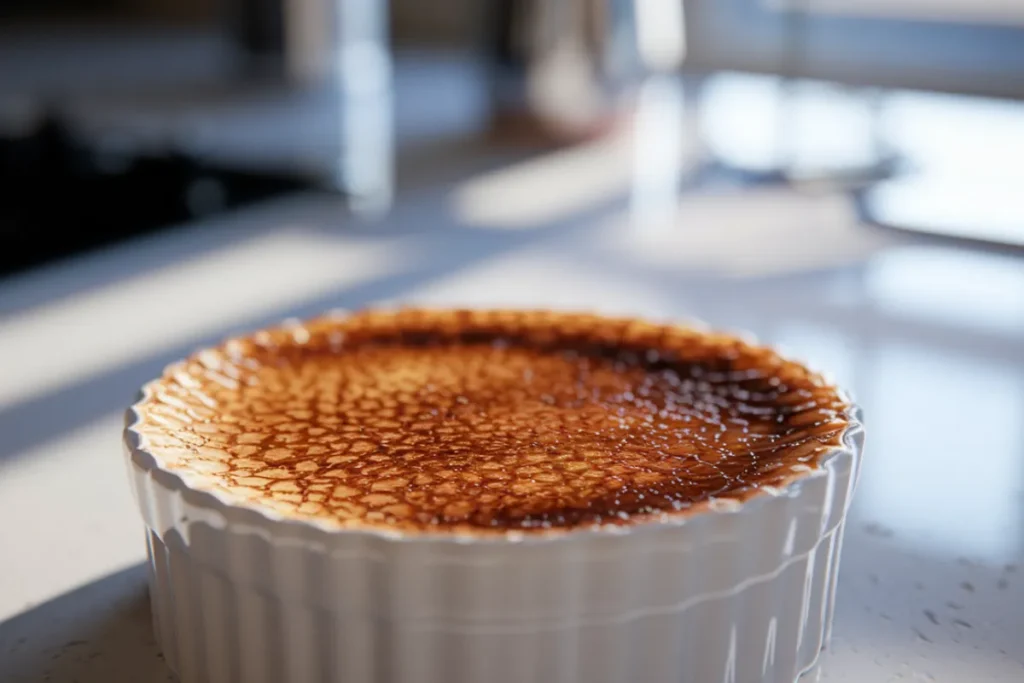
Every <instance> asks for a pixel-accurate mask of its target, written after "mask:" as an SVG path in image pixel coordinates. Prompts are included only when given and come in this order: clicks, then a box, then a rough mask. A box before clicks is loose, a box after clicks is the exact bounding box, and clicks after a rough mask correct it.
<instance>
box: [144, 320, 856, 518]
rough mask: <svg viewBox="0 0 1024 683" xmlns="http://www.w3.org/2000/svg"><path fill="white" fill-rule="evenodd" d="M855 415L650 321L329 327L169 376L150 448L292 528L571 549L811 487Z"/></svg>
mask: <svg viewBox="0 0 1024 683" xmlns="http://www.w3.org/2000/svg"><path fill="white" fill-rule="evenodd" d="M851 409H852V407H851V404H850V402H849V401H848V399H847V398H846V397H845V396H844V395H843V394H842V393H841V392H840V391H839V390H837V389H836V388H835V387H833V386H832V385H831V384H829V383H828V382H826V381H825V380H823V379H822V378H821V377H820V376H818V375H816V374H814V373H812V372H810V371H808V370H807V369H805V368H804V367H803V366H801V365H799V364H797V363H794V362H791V361H789V360H786V359H784V358H782V357H780V356H779V355H778V354H777V353H775V352H774V351H772V350H770V349H767V348H764V347H760V346H755V345H753V344H750V343H748V342H745V341H743V340H740V339H738V338H735V337H731V336H727V335H720V334H714V333H709V332H705V331H700V330H695V329H690V328H687V327H685V326H678V325H667V324H665V325H662V324H653V323H648V322H643V321H638V320H634V319H625V318H622V319H616V318H606V317H599V316H594V315H587V314H576V313H553V312H542V311H500V310H497V311H459V310H453V311H431V310H416V309H406V310H399V311H393V312H384V311H368V312H362V313H356V314H350V315H345V316H325V317H322V318H318V319H315V320H312V321H308V322H305V323H302V324H298V323H297V324H295V325H291V326H289V325H284V326H281V327H279V328H274V329H271V330H267V331H264V332H260V333H257V334H255V335H252V336H249V337H245V338H239V339H233V340H230V341H228V342H226V343H224V344H222V345H220V346H219V347H216V348H214V349H210V350H206V351H203V352H200V353H198V354H196V355H194V356H193V357H191V358H189V359H187V360H186V361H184V362H183V363H179V364H177V365H174V366H171V367H170V368H168V370H167V371H166V372H165V373H164V374H163V376H162V377H161V378H160V379H158V380H156V381H155V382H152V383H150V384H149V385H148V386H147V387H146V390H145V392H144V397H143V399H142V400H141V401H140V402H139V403H138V404H137V405H136V407H135V410H136V413H137V416H138V418H137V419H138V421H137V423H136V424H135V426H134V428H135V430H136V431H137V432H138V433H139V435H140V437H141V439H142V446H143V447H144V448H145V449H146V450H148V451H149V452H150V453H152V454H153V456H154V457H155V458H156V459H157V460H158V462H160V464H161V465H162V467H163V468H165V469H167V470H170V471H171V472H174V473H176V474H179V475H180V476H181V477H182V478H183V479H185V480H186V481H187V482H188V484H189V486H190V487H192V488H197V489H200V490H206V491H209V492H212V493H214V494H216V495H218V496H220V497H222V498H225V499H227V500H228V501H231V502H235V503H242V504H244V505H246V506H253V507H256V508H258V509H263V510H265V511H268V512H272V514H273V515H275V516H283V517H285V518H295V519H305V520H315V521H317V522H320V523H324V524H327V525H329V526H337V527H339V528H357V529H365V528H378V529H380V528H388V529H391V530H398V531H402V532H408V533H421V532H428V533H445V532H459V533H473V534H488V533H503V532H509V531H519V532H527V533H554V532H558V531H566V530H571V529H574V528H580V527H593V526H600V525H630V524H638V523H642V522H643V521H645V520H650V519H652V518H659V519H664V517H665V516H672V515H690V514H694V513H696V512H699V511H701V510H704V509H706V508H707V507H708V506H715V505H720V504H722V503H723V502H724V503H725V504H729V503H742V502H743V501H744V500H746V499H747V498H749V497H751V496H753V495H757V494H758V493H761V492H764V491H771V490H775V489H778V488H781V487H784V486H786V485H788V484H790V483H791V482H793V481H794V480H796V479H799V478H800V477H801V476H804V475H805V474H806V473H807V472H810V471H813V470H815V469H816V468H817V467H818V466H819V464H820V462H821V460H822V458H823V457H824V456H825V455H826V454H827V453H829V452H830V450H833V449H835V448H837V447H839V446H840V445H841V443H842V436H843V432H844V430H845V429H846V428H847V427H848V426H849V425H850V421H851V412H850V411H851Z"/></svg>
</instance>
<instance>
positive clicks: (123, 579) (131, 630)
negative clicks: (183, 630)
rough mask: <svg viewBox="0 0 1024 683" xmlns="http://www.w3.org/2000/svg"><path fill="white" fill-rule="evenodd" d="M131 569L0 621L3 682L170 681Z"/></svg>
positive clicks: (139, 569) (141, 585)
mask: <svg viewBox="0 0 1024 683" xmlns="http://www.w3.org/2000/svg"><path fill="white" fill-rule="evenodd" d="M151 620H152V616H151V611H150V607H149V594H148V590H147V587H146V568H145V565H143V564H137V565H134V566H132V567H129V568H127V569H124V570H121V571H119V572H116V573H114V574H110V575H109V576H106V577H104V578H102V579H99V580H97V581H94V582H93V583H89V584H86V585H84V586H82V587H80V588H76V589H75V590H72V591H70V592H68V593H65V594H63V595H61V596H58V597H56V598H54V599H53V600H50V601H49V602H45V603H43V604H41V605H37V606H35V607H32V608H30V609H29V610H28V611H26V612H23V613H21V614H19V615H17V616H15V617H13V618H11V619H8V620H7V621H5V622H2V623H0V661H2V662H3V665H2V667H0V669H2V671H0V678H2V679H3V680H4V681H5V682H6V683H44V682H47V683H49V682H52V683H62V682H64V683H71V682H72V681H76V682H78V683H110V682H111V681H132V683H165V682H166V683H173V682H174V681H175V680H176V679H175V678H174V676H173V675H172V674H171V672H170V670H169V669H168V668H167V666H166V665H165V664H164V662H163V657H162V655H161V654H160V650H159V648H158V647H157V645H156V642H155V640H154V639H153V628H152V621H151Z"/></svg>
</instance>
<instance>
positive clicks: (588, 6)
mask: <svg viewBox="0 0 1024 683" xmlns="http://www.w3.org/2000/svg"><path fill="white" fill-rule="evenodd" d="M673 2H675V0H668V3H665V4H669V3H673ZM640 4H642V3H637V2H635V1H634V0H493V2H492V5H491V8H490V9H491V11H490V13H489V21H490V27H489V31H488V36H489V45H488V56H489V59H490V64H491V72H492V78H491V96H492V105H493V114H494V125H495V127H496V128H498V129H499V131H500V132H506V131H505V130H502V129H512V130H514V134H515V133H519V132H520V130H521V129H524V128H527V129H528V128H530V127H531V126H532V127H533V128H535V129H536V130H535V131H534V133H535V135H536V136H537V137H542V138H544V137H546V138H548V139H549V140H551V141H553V142H555V143H556V144H557V143H560V142H578V141H580V140H583V139H588V138H592V137H594V136H596V135H601V134H603V133H604V132H605V131H607V130H608V128H609V127H614V126H615V124H616V123H617V122H618V121H619V119H620V118H621V117H622V115H623V112H624V110H626V109H628V108H629V106H630V104H631V102H630V101H631V99H632V95H634V94H635V90H636V85H637V80H638V76H639V75H640V74H641V73H642V72H643V61H642V56H641V54H640V52H639V50H638V46H637V35H638V34H637V20H638V15H637V12H638V9H637V8H638V6H639V5H640ZM526 132H527V133H529V131H526Z"/></svg>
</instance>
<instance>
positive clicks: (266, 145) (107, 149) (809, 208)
mask: <svg viewBox="0 0 1024 683" xmlns="http://www.w3.org/2000/svg"><path fill="white" fill-rule="evenodd" d="M1022 259H1024V2H1019V1H1017V0H535V1H532V2H531V1H529V0H429V1H422V0H393V1H392V2H390V3H385V2H383V1H374V0H220V1H214V0H210V1H203V0H5V2H3V3H2V5H0V271H2V274H0V375H2V377H0V501H6V503H7V504H9V505H10V506H12V507H10V508H7V509H8V510H14V509H18V510H28V509H32V508H33V506H35V505H36V502H37V501H36V496H38V492H39V490H40V489H39V487H40V486H41V484H40V482H43V481H49V477H51V476H53V475H52V474H51V473H52V472H54V471H55V469H54V468H59V470H60V472H61V477H62V478H61V479H60V481H63V482H64V483H63V484H58V485H57V490H59V491H61V495H62V496H67V500H68V501H72V502H73V503H74V510H75V518H76V521H75V525H77V526H75V529H78V530H79V532H80V533H79V534H78V535H80V536H81V537H82V538H83V539H88V543H89V545H88V550H87V552H83V554H82V556H81V559H80V560H76V561H75V563H67V562H63V561H54V558H53V557H51V555H53V554H54V553H61V554H62V555H61V557H64V555H63V554H66V553H68V552H70V550H69V545H68V543H72V542H71V541H67V542H65V541H62V542H61V543H55V544H41V542H40V541H39V540H35V539H46V538H47V534H48V533H52V532H51V531H49V529H50V527H48V526H47V522H46V521H45V520H44V519H43V518H40V519H39V520H35V519H34V518H32V519H26V520H22V521H21V522H20V523H19V524H18V525H8V526H5V527H2V528H0V547H4V548H19V547H20V548H26V549H28V550H26V551H25V553H22V554H19V555H18V559H17V561H16V562H14V563H13V564H12V563H11V562H10V561H6V560H5V569H6V570H7V571H9V572H12V575H13V577H14V578H13V583H11V581H8V585H18V586H19V589H18V592H17V597H12V595H13V593H8V594H2V593H0V622H2V621H3V620H4V619H5V618H7V617H9V616H11V615H17V614H18V613H19V612H20V611H21V610H22V600H23V599H24V600H26V601H35V602H42V601H45V600H48V599H50V598H51V597H52V596H53V594H54V591H55V590H57V589H56V588H55V587H61V586H64V587H67V588H68V589H69V590H70V588H71V587H73V586H77V585H78V584H80V583H82V582H83V581H85V580H86V579H87V578H88V577H93V578H97V577H104V576H107V575H110V574H111V572H113V571H114V570H115V569H118V568H123V567H126V566H133V565H134V564H135V563H138V562H139V561H140V560H141V557H142V554H141V553H142V551H143V548H142V545H141V543H137V542H136V541H137V540H138V538H137V537H136V536H137V529H136V527H135V525H134V520H135V518H136V516H135V514H134V512H133V511H131V509H130V505H131V502H130V501H129V500H128V494H127V487H124V486H122V482H123V472H122V471H121V468H122V467H123V466H122V463H121V462H120V461H119V460H118V458H117V457H116V452H117V448H118V447H117V441H118V431H119V429H120V420H121V417H120V415H121V411H122V410H123V408H124V406H125V405H126V404H127V403H128V402H129V401H130V400H131V397H132V396H133V394H134V392H135V390H136V389H137V387H138V386H139V385H140V384H141V383H143V382H144V381H146V380H147V379H149V378H151V377H152V376H154V375H155V374H157V373H158V372H159V371H160V369H161V368H162V367H163V365H164V364H165V363H167V362H170V361H172V360H174V359H176V358H178V357H181V356H183V355H184V354H187V353H189V352H190V351H192V350H193V349H195V348H196V347H197V346H199V345H203V344H210V343H214V342H216V341H218V340H219V339H221V338H223V337H225V336H226V335H229V334H235V333H238V332H241V331H245V330H250V329H252V328H254V327H256V326H260V325H265V324H269V323H272V322H276V321H278V320H280V319H282V318H285V317H289V316H308V315H314V314H316V313H318V312H320V311H322V310H324V309H328V308H334V307H343V308H353V307H360V306H365V305H371V304H381V303H395V302H409V303H428V304H443V305H448V304H468V305H526V306H548V307H570V308H588V309H596V310H599V311H605V312H611V313H622V312H628V313H636V314H644V315H651V316H657V317H668V318H686V317H695V318H701V319H705V320H707V321H709V322H710V323H712V324H714V325H716V326H719V327H725V328H742V329H747V330H752V331H753V332H754V333H756V334H757V335H758V336H760V337H761V338H763V339H766V340H768V341H770V342H772V343H775V344H778V345H780V346H781V347H783V348H784V349H785V350H787V351H789V352H791V353H793V354H795V355H797V356H800V357H803V358H806V359H808V360H809V361H811V362H812V363H813V364H814V365H815V366H817V367H821V368H824V369H826V370H827V371H828V373H829V374H830V375H831V376H833V377H835V378H837V379H838V380H839V381H840V382H842V383H843V385H844V386H847V387H849V388H850V389H851V390H852V391H853V393H854V395H855V396H856V397H857V398H858V400H859V401H860V402H861V403H862V404H863V405H864V407H865V409H866V412H867V423H868V432H869V450H870V452H869V458H868V462H867V464H866V466H865V469H864V474H863V477H862V480H861V486H860V491H859V494H858V499H857V503H856V505H855V508H854V510H853V511H852V512H851V515H852V520H853V522H852V523H851V525H850V526H849V527H848V533H847V539H848V541H847V552H846V554H845V556H844V563H845V564H844V570H843V571H844V574H843V576H844V579H843V581H842V582H841V585H840V589H839V590H840V608H839V611H838V616H837V625H836V643H837V644H836V645H835V646H834V651H835V653H834V655H833V656H832V658H831V659H830V660H829V661H830V662H831V663H832V668H831V672H832V673H831V674H830V677H829V679H828V680H830V681H836V682H839V683H843V682H847V681H848V682H850V683H854V682H856V683H860V682H861V681H867V680H879V681H881V680H890V678H887V677H885V676H890V675H891V676H896V675H897V674H901V675H902V673H906V672H907V671H908V669H906V668H905V667H911V668H912V670H914V671H918V670H921V671H933V672H935V674H934V675H936V676H937V675H938V672H940V671H942V672H946V674H947V675H948V676H952V677H947V678H940V679H938V680H950V681H957V682H958V683H959V682H960V681H968V680H970V681H975V680H977V681H980V680H999V681H1004V680H1005V681H1018V680H1021V678H1020V677H1019V674H1020V673H1021V671H1022V669H1021V668H1020V666H1019V665H1022V663H1024V643H1022V641H1021V639H1020V633H1022V632H1024V622H1021V621H1020V619H1021V618H1024V617H1022V615H1021V611H1020V610H1019V609H1016V610H1014V609H1012V608H1010V609H1007V608H1005V606H1006V605H1007V604H1011V605H1012V601H1010V603H1007V601H1006V599H1005V594H998V593H992V595H991V596H989V595H988V593H985V594H984V596H982V589H981V588H978V595H977V596H973V597H972V598H971V599H975V598H976V599H977V601H981V600H982V597H984V599H985V600H987V601H988V602H986V603H984V605H987V606H985V607H984V610H987V611H984V610H983V607H981V606H978V605H982V603H981V602H977V603H971V605H975V607H976V608H977V609H978V610H982V611H981V612H979V615H978V616H977V618H976V619H975V618H973V617H970V618H969V617H965V616H964V615H963V614H961V615H960V618H961V619H965V618H968V619H969V620H970V621H971V622H972V623H975V624H978V625H979V626H978V627H977V628H974V629H973V630H971V631H967V630H963V629H960V630H958V631H956V632H955V633H954V632H951V633H952V635H950V634H945V632H942V633H939V632H938V629H937V628H933V627H935V625H936V624H935V622H933V621H931V620H932V617H929V619H928V620H926V621H924V622H921V623H920V624H918V623H917V622H916V621H915V622H914V623H915V626H914V628H915V629H918V630H917V631H914V630H912V629H911V628H909V627H908V625H907V624H908V623H910V622H909V621H908V620H912V619H916V617H911V616H907V617H906V618H905V619H904V618H903V617H900V616H899V614H904V613H905V615H920V614H921V609H920V607H921V606H920V605H918V604H917V603H916V602H914V600H915V599H916V598H915V597H914V596H925V595H926V596H928V597H929V599H932V598H934V600H933V602H934V604H936V605H942V604H948V603H949V602H953V604H957V600H961V598H964V597H965V596H963V595H961V596H960V597H958V598H956V600H950V599H949V596H948V595H946V594H944V593H942V591H946V590H947V588H946V587H947V585H948V587H949V588H948V590H950V591H953V590H960V589H958V588H956V587H957V586H958V585H963V583H967V585H969V586H971V592H972V594H973V593H974V591H975V588H974V586H982V585H986V586H987V585H989V584H991V585H992V586H995V585H996V584H997V579H996V576H997V574H998V572H997V570H996V569H995V568H997V567H1003V566H1004V565H1006V566H1010V565H1009V564H1008V563H1014V562H1019V561H1020V560H1022V559H1024V419H1022V418H1024V260H1022ZM85 480H89V481H106V482H109V486H102V487H101V486H90V487H81V486H78V485H77V482H81V481H85ZM908 482H913V485H910V484H908ZM47 486H49V484H47ZM951 501H958V502H957V503H956V504H952V503H951ZM67 504H69V505H70V504H72V503H70V502H69V503H67ZM117 506H120V507H117ZM972 506H975V507H972ZM115 507H116V509H117V510H119V511H121V510H122V508H123V514H120V512H119V513H118V514H116V515H115V514H113V513H112V510H114V508H115ZM967 508H970V509H971V510H973V511H974V512H972V513H970V514H968V513H965V510H966V509H967ZM62 524H63V522H62ZM69 528H70V527H69ZM133 534H134V535H133ZM76 538H77V536H76ZM75 542H77V541H75ZM82 543H85V540H83V541H82ZM73 544H74V543H72V545H73ZM97 548H99V550H97ZM44 565H45V566H47V567H48V568H49V569H48V572H49V573H48V574H47V576H48V577H49V578H48V581H49V583H47V584H46V585H45V586H44V585H43V584H41V583H38V580H37V578H36V570H37V568H38V567H39V566H44ZM72 565H73V566H72ZM1000 571H1001V570H1000ZM970 572H978V574H977V576H975V575H974V574H970ZM986 572H989V573H993V572H994V573H993V575H992V577H989V578H991V581H988V582H987V583H985V582H984V581H982V579H983V578H984V577H985V576H987V575H986ZM879 576H881V577H883V578H882V580H881V582H880V580H879ZM921 577H927V579H928V580H927V581H922V580H921ZM965 577H966V578H965ZM979 577H981V578H979ZM19 581H20V582H21V583H19ZM985 581H987V579H985ZM1000 581H1005V580H1000ZM918 584H920V585H918ZM1000 585H1002V584H1000ZM879 586H881V587H879ZM993 590H995V589H993ZM927 591H935V592H934V593H929V592H927ZM59 592H60V591H59V590H57V593H59ZM1000 595H1003V597H1002V598H1001V597H1000ZM25 596H27V597H25ZM83 599H85V600H86V601H88V599H92V598H88V594H87V597H86V598H83ZM58 604H63V603H60V602H59V601H58ZM75 604H78V603H75ZM82 604H85V603H82ZM90 604H91V603H90ZM97 604H99V603H97ZM104 604H105V603H104ZM928 604H929V605H930V604H932V603H928ZM1018 605H1019V603H1018ZM925 606H927V605H925ZM1000 606H1002V607H1000ZM975 607H970V609H975ZM82 609H84V608H82ZM96 609H98V608H96ZM104 609H106V608H104ZM929 609H931V608H929ZM936 609H938V608H936ZM943 609H945V608H943ZM950 609H952V608H950ZM872 610H874V611H872ZM901 610H902V611H901ZM926 611H927V610H926ZM886 612H889V613H890V614H889V615H888V616H889V617H893V616H896V618H895V619H893V618H886V619H883V618H882V617H881V616H879V615H880V614H881V615H882V616H886ZM897 613H898V614H897ZM30 614H31V613H30ZM48 615H49V616H48ZM51 616H52V615H50V613H49V612H47V611H46V610H45V609H44V610H43V611H42V612H40V613H39V614H38V619H37V621H38V623H39V624H43V623H44V622H45V621H46V619H48V618H51ZM44 617H45V618H44ZM940 617H942V618H943V619H945V616H943V615H940ZM14 618H15V622H10V623H15V624H16V625H17V624H18V623H20V624H21V626H20V627H19V628H21V629H25V628H29V626H28V625H31V624H35V623H37V622H36V621H32V620H31V619H29V621H25V620H24V619H23V620H22V621H21V622H18V621H17V619H19V618H21V617H14ZM901 619H902V621H901ZM918 621H919V620H918ZM983 623H984V624H986V625H985V626H984V627H982V626H981V624H983ZM26 624H28V625H26ZM2 625H3V624H2V623H0V627H2ZM33 628H34V627H33ZM39 628H43V627H42V626H39ZM0 630H2V629H0ZM115 631H116V629H115ZM933 631H934V632H933ZM925 632H927V633H926V636H921V638H918V637H917V636H916V635H915V633H917V634H921V633H925ZM69 637H71V636H69ZM74 637H79V636H74ZM110 647H113V648H115V649H118V648H120V647H121V646H120V645H117V644H112V645H110ZM147 647H151V646H147ZM140 651H144V652H149V650H146V649H145V648H142V649H141V650H140ZM893 653H895V654H893ZM147 661H148V660H147ZM19 662H21V664H19V666H21V665H23V666H26V667H29V668H31V666H34V664H32V662H29V661H28V660H19ZM25 662H28V663H25ZM880 662H881V663H880ZM908 662H909V663H908ZM48 666H51V665H48ZM69 666H70V665H69ZM81 666H90V667H94V668H95V667H102V666H103V660H100V661H99V662H98V663H91V664H81ZM876 666H877V667H883V668H886V667H888V668H886V673H885V676H883V674H881V673H877V672H875V669H873V668H872V667H876ZM1015 667H1016V668H1015ZM869 669H870V671H869ZM25 670H26V671H28V670H29V669H25ZM68 670H69V671H71V670H72V669H68ZM32 671H35V670H34V669H32ZM75 671H76V672H78V671H79V670H75ZM96 671H100V669H96ZM872 672H875V673H872ZM950 672H953V673H950ZM956 672H960V673H956ZM956 676H961V677H959V678H957V677H956ZM986 676H988V677H986ZM909 678H910V677H909V676H908V679H909ZM58 679H59V677H58V678H55V679H54V680H58ZM76 679H77V673H76ZM26 680H29V679H26ZM32 680H41V676H40V677H37V678H35V679H32ZM68 680H70V678H68ZM81 680H87V679H84V678H83V679H81ZM96 680H112V679H111V678H109V677H108V678H106V679H103V678H102V677H98V678H97V679H96ZM133 680H143V676H142V675H141V674H140V676H136V677H134V678H133ZM147 680H148V679H147ZM891 680H895V678H892V679H891ZM914 680H936V679H935V678H928V679H926V678H920V679H914Z"/></svg>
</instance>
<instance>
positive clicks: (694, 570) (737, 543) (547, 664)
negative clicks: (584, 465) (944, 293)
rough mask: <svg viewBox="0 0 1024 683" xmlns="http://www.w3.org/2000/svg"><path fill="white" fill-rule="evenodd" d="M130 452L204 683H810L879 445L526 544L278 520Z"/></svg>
mask: <svg viewBox="0 0 1024 683" xmlns="http://www.w3.org/2000/svg"><path fill="white" fill-rule="evenodd" d="M131 420H132V418H131V416H130V417H129V422H131ZM126 445H127V446H128V460H129V467H130V471H131V476H132V483H133V488H134V490H135V492H136V496H137V499H138V502H139V504H140V507H141V509H142V512H143V516H144V518H145V521H146V524H147V526H148V528H149V532H148V543H149V551H150V558H151V583H152V598H153V605H154V615H155V621H156V628H157V634H158V637H159V639H160V642H161V645H162V647H163V648H164V651H165V656H166V659H167V661H168V664H169V665H170V666H171V668H172V669H174V670H175V671H176V672H177V673H178V675H179V676H180V677H181V679H182V681H183V682H184V683H198V682H209V683H227V682H239V683H243V682H244V683H262V682H266V683H272V682H274V683H276V682H277V681H288V682H291V683H304V682H305V681H311V682H312V681H320V682H331V683H480V682H482V681H487V682H488V683H528V682H529V683H584V682H586V683H629V682H631V681H642V682H643V683H719V682H722V683H757V682H763V683H792V682H793V681H794V680H795V679H796V678H797V676H798V675H799V674H800V673H801V672H802V671H804V670H806V669H807V668H808V667H810V666H812V665H813V663H814V661H815V659H816V658H817V656H818V653H819V652H820V650H821V648H822V647H823V645H824V643H825V641H826V639H827V634H828V628H829V623H830V621H831V612H832V601H833V595H834V585H835V579H836V573H837V570H838V556H839V545H840V538H841V531H842V521H843V518H844V516H845V512H846V509H847V506H848V502H849V497H850V494H851V491H852V488H853V485H854V482H855V480H856V471H857V468H858V465H859V459H860V451H861V445H862V432H861V430H860V428H859V426H855V427H854V428H852V429H851V430H849V432H848V433H847V434H846V446H845V447H844V448H842V449H837V450H836V452H835V453H834V454H832V455H831V456H830V457H829V458H828V460H827V462H826V463H825V465H824V468H823V470H822V471H820V472H815V473H812V474H808V475H807V476H806V477H804V478H803V479H801V480H800V481H798V482H796V484H794V485H793V486H791V487H788V488H787V489H786V490H785V491H783V492H779V493H777V494H775V495H771V494H763V495H759V496H756V497H755V498H753V499H751V500H750V501H748V502H746V503H744V504H743V505H741V506H735V507H732V508H728V509H723V510H721V511H710V512H707V513H703V514H699V515H694V516H691V517H689V518H685V519H682V520H679V519H677V520H670V521H667V522H650V523H646V524H641V525H638V526H635V527H632V528H629V529H626V530H624V531H623V530H618V531H581V532H576V533H571V534H568V535H565V536H561V537H553V538H552V537H532V536H530V535H526V536H525V537H524V538H522V539H521V540H518V541H516V540H508V539H503V538H500V537H499V538H479V539H470V540H465V539H463V540H456V539H453V538H452V537H445V536H417V535H387V534H383V533H378V532H352V531H330V530H326V529H322V528H318V527H316V526H314V525H311V524H304V523H301V522H295V521H284V520H278V519H271V518H269V517H267V516H264V515H261V514H259V513H257V512H255V511H253V510H249V509H241V508H236V507H232V506H231V505H230V504H227V503H224V502H222V501H219V500H218V499H216V498H214V497H213V496H211V495H210V494H209V493H204V492H201V491H195V490H192V489H190V488H189V487H188V486H187V485H185V484H184V482H183V481H182V480H181V479H180V478H178V477H177V476H176V475H174V474H173V473H169V472H166V471H163V470H161V469H160V468H159V467H156V466H155V465H154V461H153V459H152V458H151V457H148V454H147V453H146V452H145V449H144V448H141V447H140V445H139V443H138V441H137V438H136V437H135V436H134V433H133V431H132V430H131V429H130V428H129V430H127V432H126Z"/></svg>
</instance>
